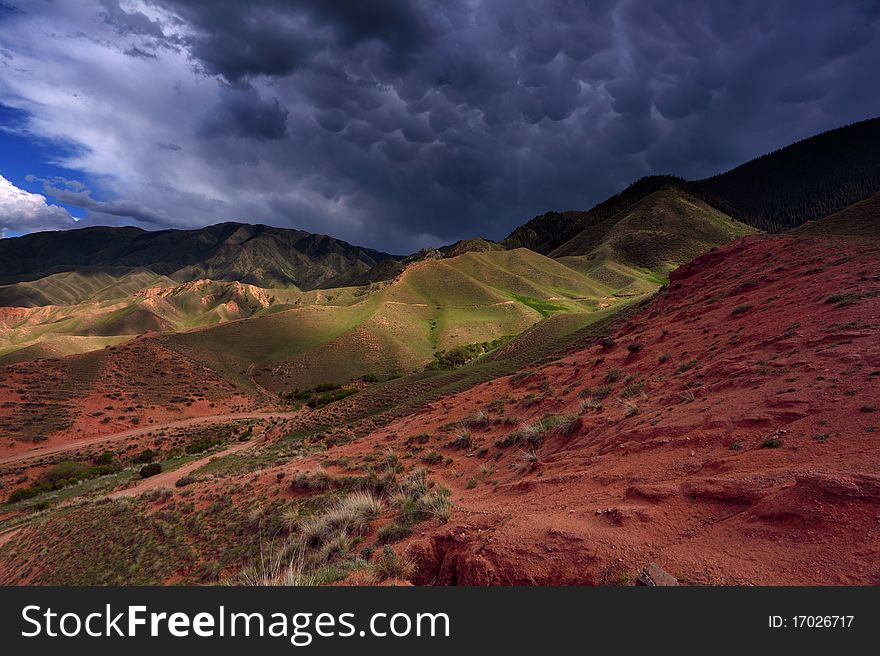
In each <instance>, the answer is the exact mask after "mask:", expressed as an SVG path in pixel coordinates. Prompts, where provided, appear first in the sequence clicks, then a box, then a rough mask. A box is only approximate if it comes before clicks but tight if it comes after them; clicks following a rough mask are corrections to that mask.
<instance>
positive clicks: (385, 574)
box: [373, 544, 415, 581]
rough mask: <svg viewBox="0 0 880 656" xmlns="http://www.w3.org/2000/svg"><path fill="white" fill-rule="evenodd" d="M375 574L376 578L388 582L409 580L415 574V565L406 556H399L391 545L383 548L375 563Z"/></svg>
mask: <svg viewBox="0 0 880 656" xmlns="http://www.w3.org/2000/svg"><path fill="white" fill-rule="evenodd" d="M373 572H374V573H375V574H376V576H377V577H378V578H379V579H380V580H382V581H386V580H388V579H397V580H400V581H405V580H408V579H409V578H410V577H412V575H413V574H414V573H415V565H414V564H413V562H412V560H410V559H409V558H408V557H407V556H406V555H405V554H397V553H395V551H394V549H392V548H391V547H390V546H389V545H387V544H386V545H385V546H384V547H383V548H382V553H380V554H379V555H378V556H376V559H375V560H374V561H373Z"/></svg>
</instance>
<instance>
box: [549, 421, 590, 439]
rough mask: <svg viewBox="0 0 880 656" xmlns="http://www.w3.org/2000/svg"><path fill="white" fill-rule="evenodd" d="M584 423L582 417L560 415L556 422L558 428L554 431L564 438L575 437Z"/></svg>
mask: <svg viewBox="0 0 880 656" xmlns="http://www.w3.org/2000/svg"><path fill="white" fill-rule="evenodd" d="M583 424H584V421H583V419H581V418H580V417H572V416H564V417H559V419H558V421H557V423H556V428H554V429H553V433H554V434H555V435H558V436H560V437H564V438H569V437H573V436H574V435H576V434H577V432H578V431H579V430H580V429H581V426H583Z"/></svg>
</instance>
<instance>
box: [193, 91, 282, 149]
mask: <svg viewBox="0 0 880 656" xmlns="http://www.w3.org/2000/svg"><path fill="white" fill-rule="evenodd" d="M287 115H288V111H287V109H286V108H285V107H282V106H281V104H280V103H279V102H278V99H277V98H271V99H263V98H261V97H260V94H259V92H257V90H256V89H254V88H253V87H250V86H245V87H243V88H237V87H230V86H223V87H221V89H220V102H219V103H218V104H217V105H215V106H214V107H213V108H212V109H211V110H210V112H209V114H208V115H207V116H206V117H205V120H204V122H203V123H202V125H201V126H200V128H199V130H198V133H199V135H200V136H202V137H211V136H213V135H227V136H228V135H231V136H233V137H240V138H245V139H257V140H261V141H262V140H267V139H281V138H282V137H283V136H284V134H285V132H286V130H287Z"/></svg>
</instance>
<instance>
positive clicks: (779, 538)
mask: <svg viewBox="0 0 880 656" xmlns="http://www.w3.org/2000/svg"><path fill="white" fill-rule="evenodd" d="M878 272H880V249H878V247H877V246H876V245H873V246H872V245H863V244H855V243H852V242H844V241H830V242H829V241H827V240H826V241H812V240H799V239H796V238H790V237H772V238H771V237H753V238H747V239H744V240H741V241H738V242H736V243H735V244H732V245H729V246H726V247H723V248H720V249H717V250H716V251H713V252H711V253H709V254H707V255H705V256H703V257H701V258H699V259H698V260H695V261H694V262H692V263H691V264H689V265H687V266H685V267H683V268H681V269H679V270H678V271H676V272H675V273H674V274H673V275H672V277H671V284H670V286H669V289H668V291H667V292H665V293H664V294H663V295H661V297H659V298H658V299H657V300H656V301H655V302H654V303H653V304H651V305H650V306H649V307H648V308H647V309H646V310H645V311H644V312H642V313H641V314H639V315H638V316H636V317H635V318H633V319H632V320H631V321H630V322H629V323H628V324H627V325H626V326H624V327H623V329H622V330H620V331H619V332H618V334H616V335H614V343H613V344H611V343H610V342H609V343H606V344H605V345H604V346H603V345H599V344H597V345H596V346H594V347H592V348H589V349H587V350H584V351H581V352H578V353H574V354H572V355H570V356H569V357H566V358H564V359H562V360H560V361H558V362H555V363H552V364H549V365H547V366H544V367H542V368H538V369H535V370H533V371H530V372H525V373H521V374H519V375H516V376H509V377H506V378H503V379H499V380H496V381H492V382H489V383H486V384H483V385H480V386H478V387H475V388H473V389H471V390H469V391H467V392H465V393H462V394H459V395H457V396H454V397H450V398H447V399H444V400H442V401H440V402H437V403H434V404H432V405H431V406H429V407H427V408H425V409H424V410H423V411H421V412H420V413H419V414H417V415H415V416H411V417H408V418H406V419H404V420H401V421H398V422H396V423H394V424H392V425H390V426H388V427H386V428H385V429H383V430H381V431H379V432H377V433H374V434H372V435H370V436H368V437H366V438H364V439H361V440H358V441H356V442H353V443H351V444H348V445H346V446H342V447H338V448H333V449H331V450H330V452H329V455H330V456H331V457H333V458H339V457H342V456H351V457H352V458H354V459H357V458H358V457H360V456H362V455H364V454H366V453H369V452H372V451H375V450H379V451H385V450H388V449H394V450H395V451H397V452H398V453H400V454H408V455H407V457H405V458H404V461H405V462H407V464H415V463H418V462H420V460H421V458H422V457H423V455H424V453H425V452H426V451H427V450H437V451H439V452H440V453H441V454H442V455H443V456H444V457H447V458H451V459H452V461H451V462H448V460H447V461H446V462H445V463H441V464H439V465H434V466H429V470H430V473H431V478H433V479H434V480H436V481H438V482H439V483H442V484H443V485H445V486H447V487H449V488H450V489H451V490H452V491H453V499H454V501H455V510H454V512H453V514H452V517H451V518H450V520H449V522H448V523H446V524H443V525H437V524H436V523H435V524H425V525H422V527H421V528H420V529H419V530H421V534H418V535H416V536H415V537H414V538H412V539H410V540H409V542H408V543H405V544H404V545H403V546H404V547H405V548H406V549H407V550H408V552H409V554H410V555H411V556H413V557H414V558H415V559H416V561H417V562H418V564H419V570H418V574H417V575H416V581H417V582H419V583H440V584H619V583H626V582H628V581H631V580H632V579H633V578H634V577H635V576H636V575H637V574H638V572H639V570H640V569H641V568H642V567H643V566H645V565H646V564H647V563H649V562H656V563H658V564H659V565H660V566H661V567H663V568H664V569H665V570H667V571H668V572H670V573H672V574H673V575H675V576H676V577H677V578H678V579H679V580H681V581H683V582H691V583H712V584H876V583H880V339H878V334H880V331H878V324H880V275H878ZM603 385H610V388H608V392H607V396H605V398H604V399H603V400H602V401H601V406H602V407H601V409H598V408H591V407H585V406H584V404H583V403H582V402H584V401H585V400H587V399H593V400H594V401H595V399H596V396H597V389H599V388H601V387H602V386H603ZM601 391H602V390H599V393H598V395H601ZM493 401H495V402H496V405H495V406H494V409H493V406H491V405H490V404H491V403H492V402H493ZM499 401H501V402H503V403H504V407H503V410H500V411H499V410H498V407H499V404H498V403H497V402H499ZM589 405H590V404H589V403H588V404H586V406H589ZM479 411H487V412H488V416H489V419H490V421H489V422H488V423H489V425H488V426H487V427H485V428H482V429H480V428H474V429H472V439H473V442H474V446H473V447H471V448H470V449H455V448H452V447H451V446H450V445H449V442H450V441H451V440H452V438H453V437H454V435H455V429H454V428H452V429H450V428H449V427H448V424H449V423H450V422H458V421H461V420H465V419H466V418H468V417H471V416H473V415H474V414H475V413H478V412H479ZM548 414H549V415H554V416H555V415H570V416H574V417H577V418H578V419H577V421H575V422H574V424H573V425H572V426H571V429H570V430H569V431H567V433H568V434H562V433H561V432H560V431H549V432H548V433H547V434H546V435H545V441H544V442H543V444H542V446H541V447H540V448H539V449H538V450H537V455H538V460H537V462H535V463H532V464H531V465H529V464H528V463H527V462H526V461H525V460H524V459H523V458H522V455H523V453H522V449H520V448H517V447H515V446H513V447H508V448H503V449H499V448H498V447H497V446H496V445H495V442H496V440H499V439H501V438H504V437H505V436H506V435H509V434H510V433H511V432H512V431H514V430H516V429H519V428H521V427H522V426H524V425H527V424H529V423H530V422H534V421H536V420H538V419H540V418H542V417H544V416H545V415H548ZM503 417H514V418H515V420H516V422H517V425H516V426H511V425H508V424H507V423H506V422H502V421H501V419H502V418H503ZM509 421H511V420H509ZM444 425H446V426H447V427H446V428H445V429H444V428H443V427H444ZM421 433H427V434H429V435H430V436H431V437H430V439H429V441H428V443H427V444H424V445H423V446H419V447H415V446H413V441H410V444H409V445H407V444H406V438H407V437H409V436H413V435H418V434H421ZM480 448H483V449H485V450H486V451H485V452H483V451H480V450H479V449H480ZM496 454H500V455H497V456H496ZM326 458H327V455H322V456H316V457H313V459H311V460H306V461H301V462H298V463H291V465H288V466H285V467H282V468H281V469H287V470H290V471H293V470H308V469H309V468H314V467H315V466H316V464H317V463H318V461H320V460H322V459H326ZM496 458H497V459H496ZM276 471H277V468H276V469H275V470H272V471H271V472H267V474H266V475H265V477H264V481H265V482H266V484H267V485H269V484H272V482H273V481H274V473H275V472H276ZM330 471H332V468H330Z"/></svg>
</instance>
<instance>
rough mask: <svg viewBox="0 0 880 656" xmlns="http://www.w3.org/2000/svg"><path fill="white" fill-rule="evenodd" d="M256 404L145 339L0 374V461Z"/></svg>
mask: <svg viewBox="0 0 880 656" xmlns="http://www.w3.org/2000/svg"><path fill="white" fill-rule="evenodd" d="M258 409H259V405H258V404H257V403H255V401H254V399H253V398H252V397H251V396H250V395H248V394H247V393H246V392H245V391H243V390H241V389H239V388H237V387H235V386H234V385H233V384H232V383H230V382H229V381H228V380H226V379H225V378H224V377H222V376H221V375H219V374H218V373H216V372H214V371H212V370H211V369H208V368H207V367H205V366H204V365H202V364H200V363H198V362H196V361H194V360H192V359H190V358H187V357H186V356H184V355H182V354H180V353H177V352H174V351H171V350H170V349H167V348H165V347H164V346H162V345H161V344H159V343H158V342H157V341H156V340H154V339H151V338H149V337H146V338H141V339H136V340H133V341H131V342H128V343H126V344H123V345H120V346H116V347H112V348H107V349H103V350H100V351H95V352H91V353H86V354H83V355H75V356H69V357H65V358H59V359H45V360H36V361H31V362H23V363H19V364H14V365H9V366H7V367H5V368H2V369H0V459H2V458H6V457H9V456H12V455H14V454H18V453H23V452H26V451H31V450H34V449H40V448H46V447H57V446H60V445H68V444H72V443H76V442H80V441H89V440H94V439H95V438H97V437H100V436H102V435H111V434H115V433H120V432H123V431H127V430H137V429H139V428H143V427H149V426H153V425H160V424H166V423H168V422H173V421H177V420H184V419H188V418H191V417H206V416H213V415H224V414H231V413H246V412H253V411H255V410H258Z"/></svg>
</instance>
